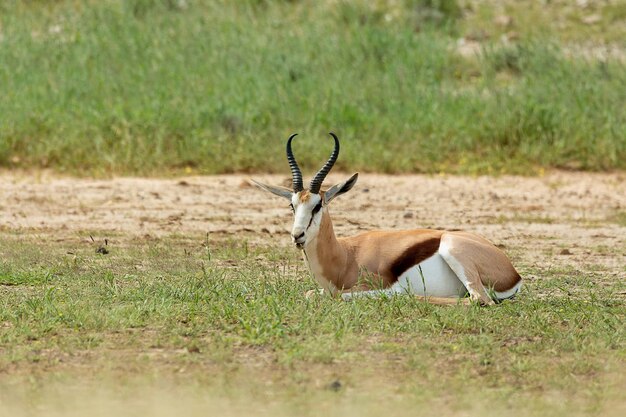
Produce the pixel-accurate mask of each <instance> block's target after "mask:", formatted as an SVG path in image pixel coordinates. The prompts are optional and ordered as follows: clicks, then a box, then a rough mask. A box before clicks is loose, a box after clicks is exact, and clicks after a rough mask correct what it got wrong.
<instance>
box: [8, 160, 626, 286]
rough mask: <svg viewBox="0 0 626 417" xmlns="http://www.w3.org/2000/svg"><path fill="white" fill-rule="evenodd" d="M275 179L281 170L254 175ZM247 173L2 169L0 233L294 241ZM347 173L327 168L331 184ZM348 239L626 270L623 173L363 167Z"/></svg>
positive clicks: (343, 221)
mask: <svg viewBox="0 0 626 417" xmlns="http://www.w3.org/2000/svg"><path fill="white" fill-rule="evenodd" d="M254 177H255V178H256V179H258V180H261V181H265V182H267V183H271V184H288V183H289V180H290V179H289V178H288V177H287V176H266V175H256V176H254ZM248 178H249V176H245V175H227V176H211V177H186V178H177V179H145V178H116V179H111V180H93V179H75V178H63V177H59V176H57V175H55V174H52V173H49V172H36V173H24V172H18V173H15V172H6V171H5V172H0V232H4V233H16V232H19V233H27V234H35V235H37V236H41V237H49V238H54V239H58V240H73V239H76V240H80V239H83V240H84V239H85V237H86V235H87V234H92V235H94V236H95V237H96V238H99V239H103V238H107V237H108V238H113V239H117V240H124V239H127V238H133V239H134V238H137V237H142V236H154V237H167V236H169V235H173V234H175V235H187V236H198V238H200V237H201V236H205V235H206V233H207V232H208V233H209V234H210V236H211V237H212V239H215V238H218V239H219V238H226V239H227V238H234V237H237V238H238V237H242V236H245V238H246V239H248V240H249V241H250V242H251V243H253V244H273V245H279V246H287V245H289V229H290V226H291V214H290V211H289V209H288V207H287V202H286V201H285V200H283V199H281V198H278V197H274V196H273V195H271V194H266V193H264V192H262V191H259V190H257V189H256V188H253V187H251V186H250V185H249V184H248V182H247V180H248ZM344 178H346V175H345V174H331V175H330V176H329V178H328V180H327V184H332V183H334V182H337V181H339V180H340V179H344ZM331 214H332V216H333V220H334V224H335V230H336V232H337V234H338V235H339V236H342V235H343V236H345V235H349V234H353V233H358V232H360V231H364V230H371V229H379V228H380V229H408V228H417V227H429V228H451V229H463V230H468V231H474V232H477V233H480V234H482V235H484V236H486V237H488V238H489V239H491V240H493V241H494V242H495V243H496V244H498V245H499V246H501V247H503V248H504V250H505V251H507V252H508V253H509V254H510V255H511V257H512V258H513V260H514V263H516V265H518V267H519V266H521V267H522V270H523V269H524V268H530V269H536V268H539V269H543V268H553V267H554V268H567V267H572V268H576V269H583V270H588V271H600V272H602V274H603V275H604V276H606V277H620V278H623V277H624V276H625V272H626V268H625V265H626V224H625V221H626V174H625V173H611V174H590V173H572V172H552V173H549V174H547V175H545V176H543V177H534V178H525V177H515V176H503V177H498V178H493V177H476V178H474V177H458V176H423V175H402V176H388V175H378V174H362V175H361V177H360V178H359V182H358V183H357V185H356V187H355V188H354V189H353V190H352V191H351V192H350V193H349V194H346V195H345V196H342V197H339V198H338V199H337V200H335V201H334V202H333V204H332V207H331Z"/></svg>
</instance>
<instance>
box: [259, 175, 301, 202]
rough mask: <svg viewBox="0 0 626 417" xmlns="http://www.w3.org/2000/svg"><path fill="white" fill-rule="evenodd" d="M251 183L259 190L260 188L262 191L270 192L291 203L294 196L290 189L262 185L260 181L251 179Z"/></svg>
mask: <svg viewBox="0 0 626 417" xmlns="http://www.w3.org/2000/svg"><path fill="white" fill-rule="evenodd" d="M250 181H251V182H252V185H254V186H255V187H257V188H260V189H261V190H265V191H269V192H270V193H272V194H276V195H277V196H279V197H283V198H286V199H287V200H289V201H291V195H292V194H293V192H292V191H291V190H290V189H289V188H285V187H277V186H274V185H267V184H262V183H260V182H258V181H255V180H253V179H251V180H250Z"/></svg>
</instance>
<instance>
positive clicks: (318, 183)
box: [309, 132, 339, 194]
mask: <svg viewBox="0 0 626 417" xmlns="http://www.w3.org/2000/svg"><path fill="white" fill-rule="evenodd" d="M330 136H332V137H333V139H335V149H333V153H331V154H330V158H328V161H326V163H325V164H324V166H323V167H322V169H320V170H319V171H318V173H317V174H315V177H314V178H313V179H312V180H311V185H309V189H310V190H311V192H312V193H314V194H317V193H319V192H320V188H321V187H322V183H323V182H324V178H326V175H328V173H329V172H330V170H331V168H332V167H333V165H335V162H336V161H337V157H338V156H339V139H337V136H336V135H335V134H334V133H333V132H330Z"/></svg>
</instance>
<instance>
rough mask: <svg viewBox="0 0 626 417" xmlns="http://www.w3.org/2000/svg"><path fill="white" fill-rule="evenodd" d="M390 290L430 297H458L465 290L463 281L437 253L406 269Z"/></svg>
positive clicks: (463, 293)
mask: <svg viewBox="0 0 626 417" xmlns="http://www.w3.org/2000/svg"><path fill="white" fill-rule="evenodd" d="M391 290H393V291H394V292H396V293H407V292H408V293H412V294H417V295H424V296H430V297H460V296H463V295H465V292H466V289H465V286H464V285H463V283H462V282H461V281H460V280H459V279H458V278H457V276H456V275H455V274H454V272H453V271H452V269H450V267H449V266H448V264H447V263H446V261H444V260H443V258H442V257H441V255H439V254H438V253H435V254H434V255H433V256H431V257H430V258H428V259H426V260H424V261H422V262H421V263H419V264H418V265H415V266H414V267H411V268H409V269H407V270H406V271H405V272H404V273H403V274H402V275H400V278H399V279H398V281H397V282H396V283H395V284H393V285H392V286H391Z"/></svg>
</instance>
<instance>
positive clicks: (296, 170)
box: [287, 133, 304, 193]
mask: <svg viewBox="0 0 626 417" xmlns="http://www.w3.org/2000/svg"><path fill="white" fill-rule="evenodd" d="M297 135H298V134H297V133H294V134H293V135H291V136H289V139H288V140H287V161H289V168H291V176H292V180H293V191H294V192H296V193H298V192H300V191H302V190H303V189H304V186H303V185H302V172H301V171H300V167H299V166H298V163H297V162H296V158H295V157H294V156H293V151H292V150H291V140H292V139H293V138H295V137H296V136H297Z"/></svg>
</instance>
